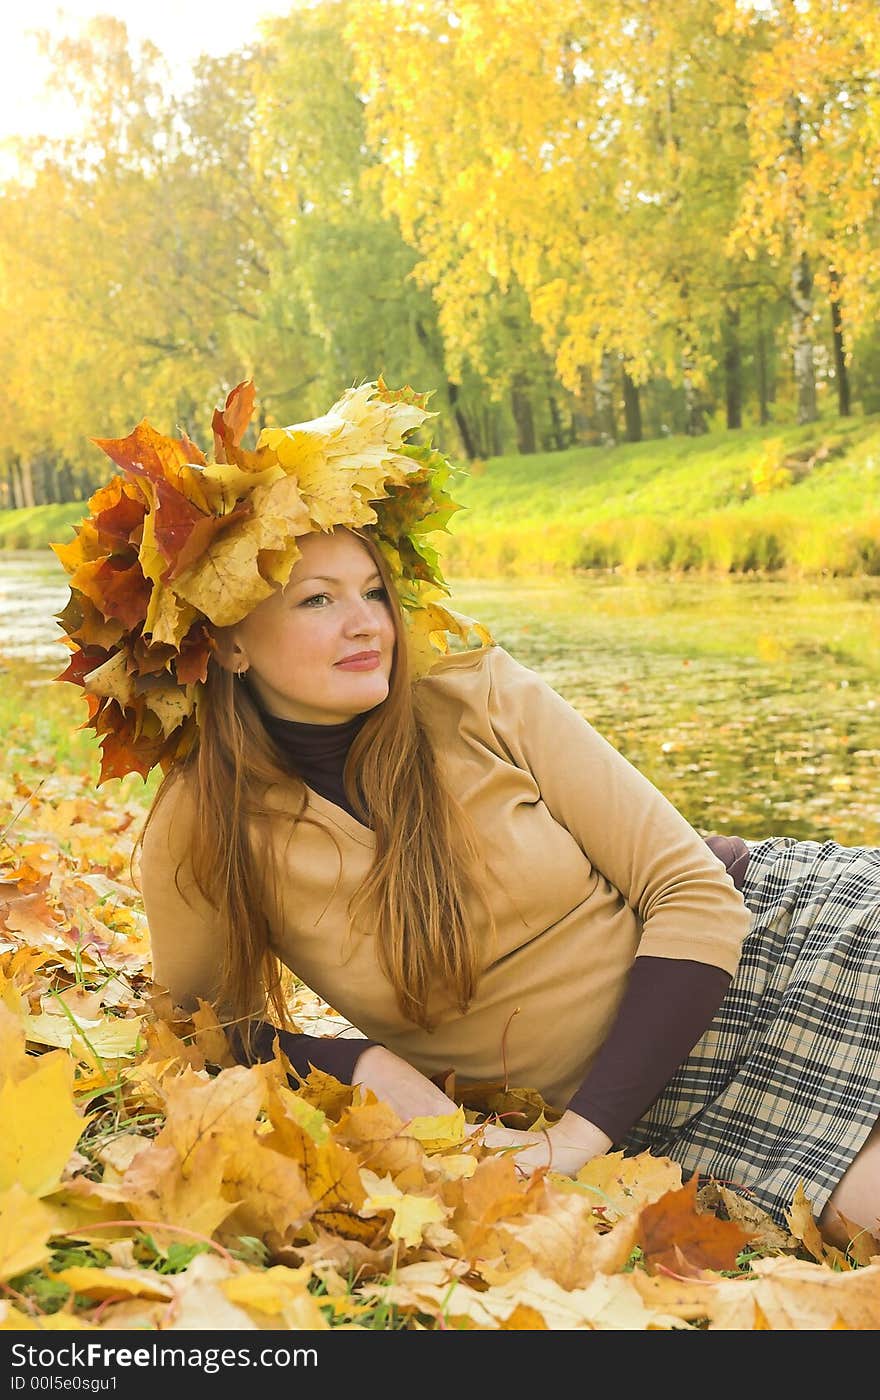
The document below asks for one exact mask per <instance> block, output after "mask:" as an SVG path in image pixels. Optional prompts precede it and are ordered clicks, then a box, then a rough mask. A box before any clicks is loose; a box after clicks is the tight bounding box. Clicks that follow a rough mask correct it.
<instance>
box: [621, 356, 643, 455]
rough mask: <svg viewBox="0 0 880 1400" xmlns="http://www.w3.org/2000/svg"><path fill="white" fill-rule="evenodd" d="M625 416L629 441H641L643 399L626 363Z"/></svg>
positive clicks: (624, 376) (624, 385) (624, 374)
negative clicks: (628, 371)
mask: <svg viewBox="0 0 880 1400" xmlns="http://www.w3.org/2000/svg"><path fill="white" fill-rule="evenodd" d="M623 416H624V421H625V423H626V440H627V442H641V440H642V401H641V399H640V397H639V386H638V384H636V382H635V380H634V379H633V378H632V376H631V375H630V374H628V373H627V369H626V365H624V367H623Z"/></svg>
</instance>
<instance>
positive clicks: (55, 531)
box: [0, 501, 86, 549]
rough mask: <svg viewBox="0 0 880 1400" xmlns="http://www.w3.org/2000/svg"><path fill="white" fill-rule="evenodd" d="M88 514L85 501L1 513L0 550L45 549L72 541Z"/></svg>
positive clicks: (30, 507) (2, 511)
mask: <svg viewBox="0 0 880 1400" xmlns="http://www.w3.org/2000/svg"><path fill="white" fill-rule="evenodd" d="M85 512H86V503H85V501H67V502H65V504H64V505H51V506H28V507H26V508H25V509H24V510H0V549H46V548H48V546H49V544H65V543H66V542H67V541H68V540H71V539H73V527H74V526H75V525H78V524H79V522H80V521H81V520H82V518H83V516H84V514H85Z"/></svg>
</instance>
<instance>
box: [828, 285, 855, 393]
mask: <svg viewBox="0 0 880 1400" xmlns="http://www.w3.org/2000/svg"><path fill="white" fill-rule="evenodd" d="M831 336H832V339H833V341H834V373H835V375H836V378H837V411H838V413H839V414H840V416H841V418H849V416H850V414H851V412H852V409H851V407H850V396H849V370H848V369H847V367H846V348H845V346H844V343H843V320H842V317H841V314H840V274H839V272H838V271H837V269H836V268H832V269H831Z"/></svg>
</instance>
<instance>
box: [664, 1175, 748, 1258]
mask: <svg viewBox="0 0 880 1400" xmlns="http://www.w3.org/2000/svg"><path fill="white" fill-rule="evenodd" d="M696 1198H697V1178H696V1176H693V1177H691V1179H690V1181H689V1182H687V1184H686V1185H685V1186H682V1187H681V1188H680V1189H679V1190H677V1191H667V1192H666V1194H665V1195H663V1196H661V1197H660V1199H659V1200H658V1201H655V1202H653V1203H652V1204H651V1205H647V1206H644V1207H643V1209H642V1210H641V1212H640V1214H639V1230H638V1235H639V1242H640V1244H641V1247H642V1250H643V1253H644V1264H645V1267H646V1268H647V1269H648V1270H649V1272H657V1271H658V1270H667V1271H668V1272H670V1273H673V1274H684V1275H692V1276H699V1275H700V1274H701V1273H703V1272H705V1271H706V1270H709V1271H711V1270H715V1271H721V1270H724V1269H730V1270H733V1269H736V1267H737V1263H736V1261H737V1256H738V1255H739V1254H740V1253H741V1251H742V1250H743V1249H744V1248H745V1246H746V1245H747V1244H749V1243H750V1242H751V1238H752V1237H751V1235H750V1234H749V1232H748V1231H746V1230H744V1229H743V1228H742V1227H741V1226H740V1225H738V1224H737V1223H736V1222H735V1221H732V1220H719V1219H718V1218H717V1216H714V1215H710V1214H708V1213H704V1214H701V1213H699V1212H698V1211H697V1209H696Z"/></svg>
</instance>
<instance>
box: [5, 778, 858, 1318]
mask: <svg viewBox="0 0 880 1400" xmlns="http://www.w3.org/2000/svg"><path fill="white" fill-rule="evenodd" d="M4 783H5V786H4V785H3V784H4ZM143 815H144V811H143V807H142V806H140V805H138V804H137V802H134V801H132V802H131V803H130V804H128V805H126V803H125V802H121V801H120V802H117V803H116V804H115V805H114V803H113V801H112V799H111V798H108V797H105V796H102V798H101V800H100V802H96V801H94V800H92V799H91V798H89V797H82V796H79V795H70V793H69V792H67V793H65V791H64V790H63V779H62V778H60V777H59V776H58V775H54V776H52V777H49V778H47V779H46V780H45V781H44V783H43V784H42V785H41V786H40V788H39V790H38V791H37V792H32V791H31V790H30V789H29V788H28V787H27V786H26V785H25V784H23V783H22V782H21V781H19V780H16V779H14V778H7V779H5V780H0V837H2V844H0V1122H2V1125H3V1131H2V1135H0V1329H11V1330H17V1329H31V1328H36V1329H59V1328H65V1329H68V1328H80V1329H87V1330H88V1329H113V1328H121V1329H130V1328H144V1327H146V1328H149V1329H155V1330H168V1329H180V1328H190V1329H194V1328H210V1329H222V1330H224V1331H228V1330H241V1329H246V1330H254V1329H279V1328H281V1329H290V1330H299V1329H311V1330H316V1329H317V1330H326V1329H331V1328H347V1329H352V1328H358V1329H363V1328H369V1329H384V1330H389V1329H405V1330H434V1329H437V1328H451V1329H483V1330H505V1329H518V1330H537V1329H598V1330H620V1329H629V1330H633V1329H635V1330H649V1329H659V1330H668V1329H671V1328H677V1329H684V1330H713V1329H743V1330H753V1329H771V1330H772V1329H784V1330H804V1329H862V1330H867V1329H870V1330H873V1329H876V1328H877V1327H878V1326H880V1256H877V1255H874V1256H873V1257H872V1254H871V1253H870V1251H868V1250H866V1249H861V1250H860V1248H859V1242H858V1239H857V1240H856V1241H855V1242H854V1244H853V1245H852V1247H851V1250H850V1252H848V1253H847V1254H843V1253H841V1252H840V1251H839V1250H836V1249H834V1248H832V1247H830V1246H828V1245H826V1244H825V1243H824V1242H823V1240H822V1237H821V1235H820V1233H819V1231H818V1229H817V1226H816V1223H815V1221H814V1219H813V1217H812V1215H811V1213H810V1209H809V1205H808V1203H807V1201H806V1200H805V1199H804V1197H803V1196H802V1194H801V1193H799V1195H798V1197H797V1198H796V1199H795V1200H794V1201H793V1202H792V1208H791V1211H790V1212H789V1217H788V1222H789V1229H788V1230H787V1231H786V1230H783V1229H780V1228H779V1226H778V1225H777V1224H775V1223H774V1222H773V1221H772V1220H771V1219H770V1218H769V1217H768V1216H767V1215H765V1214H763V1213H762V1212H760V1211H758V1210H757V1209H755V1208H754V1207H752V1206H750V1205H749V1203H748V1201H747V1200H746V1199H745V1198H744V1197H743V1196H740V1195H737V1194H736V1193H734V1192H733V1191H731V1190H730V1189H728V1188H725V1187H723V1186H718V1185H714V1184H712V1183H709V1184H708V1185H704V1186H703V1187H702V1189H698V1187H697V1183H696V1181H695V1180H692V1181H691V1182H689V1183H688V1184H686V1185H683V1184H682V1179H681V1172H680V1169H679V1168H678V1167H677V1166H676V1165H675V1164H674V1163H673V1162H671V1161H669V1160H668V1159H665V1158H656V1157H653V1156H651V1155H650V1154H647V1153H645V1154H642V1155H640V1156H636V1157H631V1158H624V1157H623V1156H622V1154H616V1153H612V1154H609V1155H608V1156H606V1157H603V1158H601V1159H598V1160H596V1161H594V1162H591V1163H590V1164H589V1165H588V1166H587V1167H585V1168H584V1169H583V1170H582V1171H581V1172H580V1173H579V1175H578V1177H577V1178H576V1179H572V1178H569V1177H566V1176H562V1175H559V1174H556V1173H554V1172H553V1171H552V1170H550V1171H547V1170H541V1171H537V1172H535V1173H533V1174H532V1175H531V1176H530V1177H524V1176H523V1175H522V1174H520V1173H517V1171H516V1168H515V1165H514V1161H513V1160H512V1159H511V1156H510V1154H507V1155H505V1154H503V1153H499V1152H498V1151H497V1150H492V1149H490V1148H488V1147H486V1146H485V1145H484V1144H482V1142H481V1141H480V1135H479V1133H477V1134H476V1135H474V1136H471V1135H466V1133H465V1128H466V1124H467V1123H468V1122H469V1123H474V1122H479V1121H481V1119H482V1118H483V1117H484V1116H485V1115H486V1114H489V1113H491V1112H495V1113H498V1112H503V1111H506V1110H508V1109H509V1108H511V1107H514V1106H515V1107H517V1108H518V1109H520V1110H523V1109H524V1108H525V1109H526V1110H528V1109H529V1108H530V1109H531V1110H532V1111H531V1117H530V1121H534V1120H535V1119H536V1118H538V1117H539V1116H540V1113H541V1111H542V1109H543V1107H545V1106H544V1105H542V1104H541V1101H540V1098H539V1096H537V1095H536V1094H535V1093H534V1092H533V1091H529V1090H528V1089H524V1090H521V1091H517V1090H505V1089H504V1087H503V1086H495V1087H494V1092H492V1086H486V1093H485V1095H484V1098H485V1102H484V1103H483V1105H482V1110H481V1109H480V1108H479V1107H475V1106H474V1104H473V1101H471V1105H470V1106H468V1107H466V1106H462V1107H461V1108H460V1109H459V1110H458V1112H457V1113H455V1114H452V1115H450V1116H449V1117H442V1118H423V1119H415V1120H411V1121H409V1122H406V1123H404V1122H401V1121H400V1119H399V1118H397V1117H396V1115H395V1114H394V1113H393V1112H392V1110H391V1109H390V1108H389V1107H388V1106H387V1105H385V1104H382V1103H379V1102H377V1101H376V1100H375V1098H374V1097H373V1096H372V1095H371V1094H364V1093H362V1092H361V1091H353V1090H352V1089H351V1088H349V1087H348V1086H346V1085H343V1084H341V1083H339V1082H338V1081H337V1080H335V1079H333V1078H332V1076H329V1075H326V1074H323V1073H319V1072H317V1071H313V1072H312V1074H311V1075H310V1076H309V1078H308V1079H307V1080H305V1081H303V1082H301V1083H299V1081H297V1080H296V1079H295V1078H294V1079H293V1080H291V1078H290V1075H289V1069H290V1067H289V1065H288V1064H287V1062H286V1061H285V1060H284V1058H283V1057H282V1056H280V1055H278V1056H277V1058H276V1060H275V1061H273V1062H271V1063H268V1064H263V1065H257V1066H254V1067H252V1068H250V1069H246V1068H243V1067H241V1066H237V1065H235V1064H234V1063H233V1061H232V1059H231V1056H230V1055H229V1051H228V1048H227V1041H226V1037H225V1034H224V1032H223V1029H222V1028H221V1027H220V1026H219V1025H218V1024H217V1021H216V1018H215V1017H214V1016H213V1013H212V1012H211V1010H210V1008H208V1007H207V1006H204V1005H203V1006H202V1007H201V1008H200V1010H199V1011H198V1012H197V1013H196V1014H195V1015H193V1016H191V1017H188V1016H186V1015H185V1014H184V1013H182V1012H181V1011H180V1010H179V1009H178V1008H175V1007H174V1006H173V1005H171V1003H170V1001H169V1000H168V998H167V997H166V996H164V995H163V994H162V993H161V990H160V989H157V988H155V987H154V986H153V984H152V982H151V979H150V961H149V940H148V930H147V927H146V923H145V919H144V914H143V909H142V906H141V902H140V898H139V895H138V892H137V889H136V887H135V885H134V883H133V881H132V879H131V877H130V872H129V860H130V855H131V850H132V847H133V844H134V839H135V836H136V835H137V832H138V831H139V828H140V824H141V821H142V818H143ZM294 1014H295V1016H296V1020H297V1023H298V1026H299V1028H300V1029H302V1030H307V1031H311V1032H313V1033H314V1032H315V1031H316V1030H317V1031H318V1032H319V1033H320V1032H329V1033H336V1032H338V1030H339V1029H342V1028H344V1026H345V1023H344V1022H343V1021H342V1020H341V1018H339V1017H338V1016H337V1014H336V1013H335V1012H334V1011H333V1009H332V1008H329V1007H327V1006H325V1005H324V1004H323V1003H321V1002H320V1001H318V999H317V998H316V997H315V996H314V995H313V994H312V993H310V992H309V991H308V989H306V988H304V987H300V988H298V989H297V991H296V995H295V1000H294ZM292 1082H293V1083H299V1088H298V1089H297V1090H296V1091H294V1090H293V1089H292V1088H291V1087H290V1086H291V1083H292Z"/></svg>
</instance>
